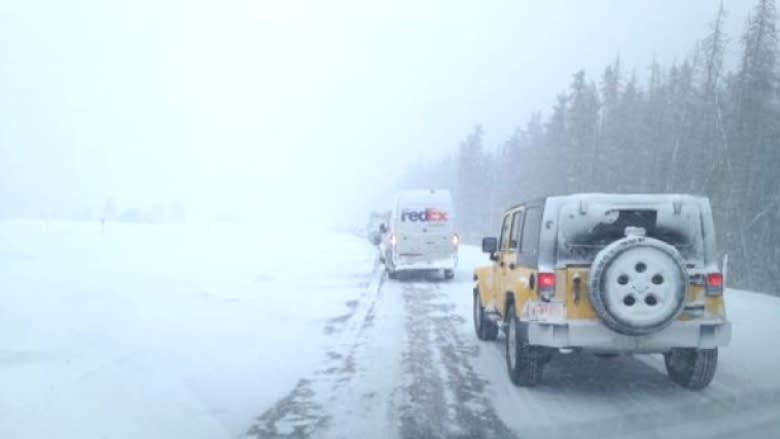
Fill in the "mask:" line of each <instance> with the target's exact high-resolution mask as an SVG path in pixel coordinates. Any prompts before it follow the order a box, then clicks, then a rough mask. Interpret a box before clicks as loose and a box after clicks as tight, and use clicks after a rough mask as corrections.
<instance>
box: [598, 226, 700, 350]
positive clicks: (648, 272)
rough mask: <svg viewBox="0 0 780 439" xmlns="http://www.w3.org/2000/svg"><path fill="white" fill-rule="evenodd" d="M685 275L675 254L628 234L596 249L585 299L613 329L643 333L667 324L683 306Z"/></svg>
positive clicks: (652, 241) (671, 249)
mask: <svg viewBox="0 0 780 439" xmlns="http://www.w3.org/2000/svg"><path fill="white" fill-rule="evenodd" d="M687 289H688V277H687V272H686V269H685V263H684V261H683V260H682V257H681V256H680V253H679V252H678V251H677V249H675V248H674V247H672V246H671V245H669V244H666V243H664V242H663V241H659V240H657V239H653V238H646V237H643V236H630V237H627V238H623V239H621V240H618V241H615V242H613V243H612V244H610V245H608V246H607V247H605V248H604V249H603V250H601V251H600V252H599V253H598V255H596V258H595V259H594V261H593V266H592V268H591V272H590V291H589V294H590V301H591V303H592V304H593V308H594V310H595V311H596V314H598V316H599V318H601V320H602V321H603V322H604V324H605V325H606V326H607V327H609V328H610V329H612V330H613V331H616V332H619V333H621V334H626V335H646V334H651V333H653V332H656V331H659V330H661V329H663V328H665V327H666V326H668V325H669V324H671V323H672V322H673V321H674V320H675V319H676V318H677V316H678V315H680V313H681V312H682V309H683V307H684V306H685V294H686V292H687Z"/></svg>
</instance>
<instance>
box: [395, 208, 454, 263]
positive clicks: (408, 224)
mask: <svg viewBox="0 0 780 439" xmlns="http://www.w3.org/2000/svg"><path fill="white" fill-rule="evenodd" d="M452 230H453V227H452V213H451V212H450V209H448V208H444V207H431V206H429V205H412V206H406V207H404V208H402V209H400V211H399V212H398V217H397V218H396V233H397V242H398V255H399V256H406V257H415V256H425V257H434V258H435V257H440V256H441V257H446V256H448V255H450V254H451V253H452V251H453V250H454V245H453V243H452Z"/></svg>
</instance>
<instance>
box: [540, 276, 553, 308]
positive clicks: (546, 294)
mask: <svg viewBox="0 0 780 439" xmlns="http://www.w3.org/2000/svg"><path fill="white" fill-rule="evenodd" d="M537 278H538V281H537V282H538V285H539V296H541V298H542V300H544V301H545V302H549V301H550V300H551V299H552V298H553V297H554V296H555V274H554V273H539V275H538V276H537Z"/></svg>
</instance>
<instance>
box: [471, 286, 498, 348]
mask: <svg viewBox="0 0 780 439" xmlns="http://www.w3.org/2000/svg"><path fill="white" fill-rule="evenodd" d="M474 331H475V332H476V333H477V338H478V339H480V340H495V339H496V337H497V336H498V325H497V324H496V323H494V322H492V321H490V319H488V318H487V316H485V307H483V306H482V302H481V301H480V300H479V289H477V288H474Z"/></svg>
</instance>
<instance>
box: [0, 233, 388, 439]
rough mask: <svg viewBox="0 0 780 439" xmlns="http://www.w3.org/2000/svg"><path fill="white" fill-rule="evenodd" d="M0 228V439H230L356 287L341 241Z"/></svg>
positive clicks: (359, 255)
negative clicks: (124, 438)
mask: <svg viewBox="0 0 780 439" xmlns="http://www.w3.org/2000/svg"><path fill="white" fill-rule="evenodd" d="M300 230H301V229H298V230H297V231H296V233H286V232H285V231H279V230H274V231H273V233H270V232H268V231H266V230H263V229H262V228H253V227H248V226H210V227H209V226H162V225H160V226H145V225H118V224H109V225H107V226H106V229H105V230H104V231H101V228H100V225H99V224H90V223H67V222H52V223H49V224H46V223H42V222H15V221H7V222H0V388H2V389H3V392H1V393H0V413H2V415H0V418H1V419H2V421H1V422H0V437H7V438H11V437H13V438H28V437H36V438H37V437H48V436H52V437H79V438H89V437H111V438H123V437H127V438H137V437H187V438H197V437H204V438H205V437H208V438H218V437H235V436H241V435H243V434H244V433H245V432H246V428H247V427H248V426H249V424H250V423H251V420H252V418H253V417H254V416H256V415H257V414H259V413H261V412H262V411H263V410H264V409H266V408H267V407H268V406H269V405H271V404H272V403H273V402H274V401H275V400H277V399H278V398H279V397H281V396H282V395H283V394H285V393H286V392H287V391H288V390H289V389H290V388H292V387H294V386H295V384H296V382H297V380H298V379H299V378H300V377H301V376H305V375H306V374H307V373H309V372H310V371H311V370H312V369H313V368H314V367H315V363H316V362H318V361H321V359H322V356H323V355H324V352H323V350H324V349H325V348H326V347H327V346H328V335H327V334H326V333H325V332H324V331H323V328H326V327H327V323H328V322H327V319H328V318H329V317H332V316H338V315H340V314H344V313H346V312H348V311H349V307H348V306H346V305H345V304H346V302H348V301H350V300H354V299H355V298H356V297H358V296H360V294H361V293H363V292H364V291H365V289H366V288H367V285H368V282H369V277H370V276H371V272H372V269H373V263H374V261H373V259H374V254H373V252H372V251H371V248H370V247H369V246H367V245H365V243H364V242H363V241H362V240H360V239H358V238H355V237H351V236H348V235H340V234H332V233H327V232H324V231H318V230H306V235H305V236H304V235H302V234H301V233H300Z"/></svg>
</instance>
